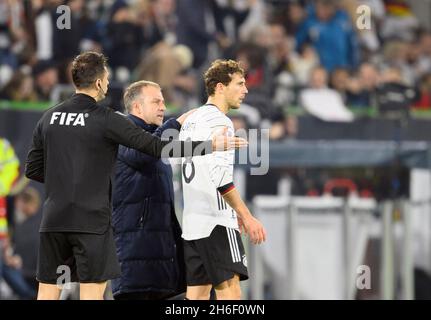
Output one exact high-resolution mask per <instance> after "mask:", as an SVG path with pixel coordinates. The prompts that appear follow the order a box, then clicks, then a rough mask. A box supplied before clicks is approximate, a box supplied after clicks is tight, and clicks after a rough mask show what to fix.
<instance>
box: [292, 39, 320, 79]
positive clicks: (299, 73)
mask: <svg viewBox="0 0 431 320" xmlns="http://www.w3.org/2000/svg"><path fill="white" fill-rule="evenodd" d="M317 66H319V57H318V55H317V53H316V50H314V47H313V46H312V45H311V44H309V43H304V44H303V45H302V47H301V48H299V51H298V52H295V53H292V55H291V56H290V69H291V70H292V72H293V74H294V76H295V80H296V82H297V85H299V86H305V85H306V84H307V83H308V79H309V78H310V73H311V70H313V69H314V68H315V67H317Z"/></svg>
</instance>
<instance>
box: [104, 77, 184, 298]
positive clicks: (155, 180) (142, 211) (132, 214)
mask: <svg viewBox="0 0 431 320" xmlns="http://www.w3.org/2000/svg"><path fill="white" fill-rule="evenodd" d="M124 100H125V101H124V102H125V105H126V108H127V110H128V111H129V116H128V117H129V119H130V120H132V121H133V122H134V123H135V124H136V125H137V126H139V127H141V128H143V129H144V130H146V131H148V132H150V133H152V134H154V135H157V136H160V135H161V134H162V132H163V131H165V130H166V129H175V130H177V131H179V129H180V127H181V123H182V122H183V121H184V119H185V117H186V116H187V114H185V115H183V116H181V117H180V118H178V119H177V120H175V119H170V120H168V121H166V122H165V123H164V124H163V125H161V124H162V122H163V116H164V111H165V105H164V100H163V96H162V93H161V90H160V87H159V86H158V85H157V84H156V83H153V82H148V81H139V82H136V83H134V84H132V85H131V86H130V87H129V88H127V89H126V92H125V95H124ZM160 125H161V126H160ZM112 222H113V227H114V237H115V243H116V246H117V255H118V259H119V261H120V265H121V277H120V278H117V279H115V280H113V281H112V292H113V295H114V298H115V299H164V298H168V297H171V296H174V295H177V294H179V293H182V292H185V271H184V260H183V250H182V240H181V227H180V225H179V223H178V220H177V218H176V215H175V209H174V191H173V186H172V170H171V167H170V165H169V164H166V163H164V162H163V160H160V159H156V158H154V157H151V156H148V155H146V154H144V153H142V152H139V151H136V150H134V149H131V148H128V147H124V146H120V149H119V153H118V158H117V165H116V176H115V188H114V192H113V219H112Z"/></svg>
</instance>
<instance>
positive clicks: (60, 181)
mask: <svg viewBox="0 0 431 320" xmlns="http://www.w3.org/2000/svg"><path fill="white" fill-rule="evenodd" d="M169 143H171V142H170V141H161V140H160V139H159V138H158V137H154V136H152V135H151V134H150V133H148V132H145V131H144V130H142V129H141V128H138V127H137V126H136V125H134V124H133V123H132V122H131V121H129V120H128V119H127V118H126V117H124V115H122V114H121V113H119V112H114V111H113V110H111V109H109V108H102V107H99V106H97V105H96V101H95V100H94V99H93V98H91V97H90V96H88V95H85V94H74V95H73V96H72V97H71V98H70V99H68V100H66V101H64V102H62V103H60V104H59V105H57V106H55V107H53V108H51V109H49V110H48V111H46V112H45V113H44V114H43V116H42V118H41V119H40V120H39V122H38V124H37V126H36V128H35V130H34V133H33V143H32V146H31V149H30V151H29V153H28V156H27V161H26V169H25V174H26V176H27V177H28V178H30V179H33V180H36V181H39V182H45V197H46V199H45V202H44V207H43V217H42V222H41V226H40V231H41V232H88V233H96V234H103V233H105V232H106V230H107V229H108V227H109V226H110V219H111V188H112V178H113V168H114V165H115V161H116V158H117V152H118V145H119V144H123V145H125V146H128V147H131V148H135V149H138V150H140V151H142V152H144V153H146V154H149V155H152V156H155V157H160V155H161V152H162V149H163V147H164V146H166V145H167V144H169ZM172 143H173V144H175V146H174V148H175V149H181V153H182V154H183V155H184V154H185V153H184V151H190V152H191V151H192V150H191V149H192V148H194V147H196V144H194V143H193V146H192V147H191V146H190V144H189V145H188V146H186V145H184V143H182V142H181V141H174V142H172ZM206 144H207V148H205V149H206V150H203V151H202V153H204V152H208V151H209V150H211V147H210V142H208V143H206ZM209 152H211V151H209Z"/></svg>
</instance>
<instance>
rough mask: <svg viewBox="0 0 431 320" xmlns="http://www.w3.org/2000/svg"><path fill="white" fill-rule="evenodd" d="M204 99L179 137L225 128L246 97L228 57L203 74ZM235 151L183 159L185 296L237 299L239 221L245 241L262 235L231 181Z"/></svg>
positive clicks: (241, 272)
mask: <svg viewBox="0 0 431 320" xmlns="http://www.w3.org/2000/svg"><path fill="white" fill-rule="evenodd" d="M205 86H206V91H207V93H208V97H209V98H208V102H207V103H206V104H205V105H203V106H202V107H200V108H198V110H197V111H196V112H195V113H193V114H192V115H190V116H189V117H188V118H187V120H186V121H185V122H184V124H183V126H182V127H181V132H180V139H181V140H193V141H194V140H205V139H208V138H209V137H211V136H213V134H214V132H216V131H219V130H220V129H221V130H225V129H223V128H226V127H227V129H228V134H230V135H233V131H234V129H233V125H232V121H231V120H230V119H229V118H228V117H227V116H226V113H227V112H228V111H229V110H230V109H238V108H239V107H240V104H241V102H242V100H243V99H244V97H245V95H246V94H247V92H248V91H247V88H246V86H245V79H244V71H243V70H242V69H241V67H240V66H239V65H238V63H237V62H236V61H233V60H216V61H214V62H213V63H212V65H211V67H210V68H209V69H208V70H207V71H206V73H205ZM234 157H235V155H234V152H214V153H213V154H211V155H206V156H203V157H194V158H192V157H190V158H185V159H183V160H182V180H183V195H184V211H183V235H182V236H183V238H184V256H185V262H186V272H187V294H186V298H187V299H190V300H196V299H206V300H208V299H209V297H210V291H211V288H212V287H214V288H215V293H216V297H217V299H218V300H222V299H229V300H234V299H241V288H240V284H239V282H240V281H241V280H246V279H248V272H247V259H246V256H245V252H244V247H243V244H242V241H241V236H240V230H239V224H238V223H240V225H241V228H242V229H243V230H244V231H245V233H246V234H248V236H249V238H250V241H251V242H252V243H254V244H260V243H262V242H263V241H265V239H266V231H265V229H264V227H263V226H262V224H261V223H260V222H259V221H258V220H257V219H256V218H254V217H253V216H252V215H251V213H250V211H249V209H248V208H247V206H246V205H245V203H244V202H243V201H242V199H241V197H240V195H239V193H238V191H237V190H236V189H235V185H234V183H233V179H232V178H233V163H234Z"/></svg>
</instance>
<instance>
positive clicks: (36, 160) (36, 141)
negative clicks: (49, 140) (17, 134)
mask: <svg viewBox="0 0 431 320" xmlns="http://www.w3.org/2000/svg"><path fill="white" fill-rule="evenodd" d="M41 128H42V121H39V123H38V124H37V126H36V128H35V129H34V132H33V141H32V145H31V148H30V151H29V152H28V154H27V160H26V162H25V176H26V177H27V178H29V179H32V180H35V181H38V182H41V183H43V182H44V181H45V160H44V153H43V142H42V133H41Z"/></svg>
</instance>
